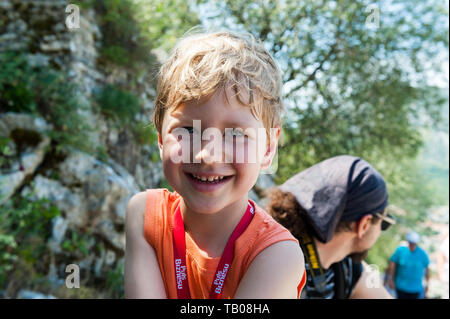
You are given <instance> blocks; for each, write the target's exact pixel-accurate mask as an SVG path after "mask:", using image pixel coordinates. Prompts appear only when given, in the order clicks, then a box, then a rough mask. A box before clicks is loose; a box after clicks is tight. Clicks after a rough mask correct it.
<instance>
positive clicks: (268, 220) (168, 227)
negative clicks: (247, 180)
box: [144, 189, 306, 299]
mask: <svg viewBox="0 0 450 319" xmlns="http://www.w3.org/2000/svg"><path fill="white" fill-rule="evenodd" d="M180 199H181V197H180V195H179V194H177V193H176V192H174V193H172V192H170V191H168V190H167V189H149V190H147V200H146V207H145V218H144V235H145V239H146V240H147V242H148V243H149V244H150V245H151V246H152V247H153V249H154V250H155V252H156V255H157V257H158V263H159V268H160V270H161V275H162V279H163V282H164V285H165V288H166V293H167V297H168V298H170V299H176V298H177V290H176V282H175V270H174V265H173V235H172V223H173V214H174V213H175V210H176V208H177V207H178V204H179V202H180ZM250 201H251V200H250ZM251 203H252V204H253V206H254V207H255V215H254V217H253V219H252V221H251V222H250V224H249V225H248V227H247V229H246V230H245V231H244V232H243V233H242V234H241V236H239V238H238V239H237V240H236V242H235V248H234V249H235V251H234V259H233V262H232V264H231V270H230V272H229V273H228V276H227V280H226V281H225V285H224V287H223V292H222V296H221V298H223V299H229V298H233V297H234V294H235V292H236V290H237V288H238V285H239V282H240V281H241V279H242V277H243V276H244V274H245V272H246V271H247V269H248V268H249V266H250V264H251V262H252V261H253V259H254V258H255V257H256V256H257V255H258V254H259V253H260V252H261V251H262V250H264V249H265V248H267V247H268V246H270V245H272V244H274V243H276V242H279V241H283V240H292V241H295V242H296V243H298V241H297V239H295V237H294V236H292V234H291V233H290V232H289V231H288V230H287V229H286V228H284V227H283V226H281V225H280V224H278V223H277V222H276V221H275V220H274V219H273V218H272V217H271V216H270V215H269V214H267V213H266V212H265V211H264V210H263V209H262V208H261V207H259V206H258V205H256V204H255V202H253V201H251ZM219 260H220V257H215V258H211V257H207V256H205V255H204V254H202V252H201V250H200V249H199V247H198V246H197V245H196V243H195V242H194V240H193V239H192V237H191V236H190V235H189V233H186V265H187V272H186V274H187V277H188V281H189V289H190V294H191V298H195V299H206V298H209V292H210V289H211V283H212V282H213V279H214V275H215V272H216V269H217V266H218V264H219ZM305 282H306V271H305V272H304V273H303V276H302V280H301V282H300V284H299V286H298V288H297V297H299V296H300V293H301V291H302V289H303V287H304V285H305Z"/></svg>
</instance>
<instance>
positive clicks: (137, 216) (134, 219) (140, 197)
mask: <svg viewBox="0 0 450 319" xmlns="http://www.w3.org/2000/svg"><path fill="white" fill-rule="evenodd" d="M146 199H147V196H146V192H140V193H137V194H135V195H133V197H131V198H130V200H129V201H128V205H127V211H126V224H127V228H128V229H131V228H132V229H137V228H138V229H142V233H143V225H144V215H145V204H146Z"/></svg>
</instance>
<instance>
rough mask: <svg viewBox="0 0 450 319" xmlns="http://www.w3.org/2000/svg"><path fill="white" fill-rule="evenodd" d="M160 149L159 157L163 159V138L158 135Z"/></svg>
mask: <svg viewBox="0 0 450 319" xmlns="http://www.w3.org/2000/svg"><path fill="white" fill-rule="evenodd" d="M158 147H159V156H160V158H161V159H162V158H163V153H162V151H163V142H162V137H161V134H160V133H158Z"/></svg>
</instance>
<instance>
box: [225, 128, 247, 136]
mask: <svg viewBox="0 0 450 319" xmlns="http://www.w3.org/2000/svg"><path fill="white" fill-rule="evenodd" d="M225 133H226V134H228V135H231V136H246V134H245V132H244V131H243V130H241V129H231V130H226V132H225Z"/></svg>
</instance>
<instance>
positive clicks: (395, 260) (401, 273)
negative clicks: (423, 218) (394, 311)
mask: <svg viewBox="0 0 450 319" xmlns="http://www.w3.org/2000/svg"><path fill="white" fill-rule="evenodd" d="M406 240H407V241H408V246H399V247H398V248H397V249H396V250H395V252H394V254H393V255H392V257H391V258H390V259H389V268H388V272H389V276H390V284H389V286H390V287H391V288H392V289H395V291H396V293H397V298H398V299H419V298H420V297H421V294H422V292H424V296H425V297H426V296H427V293H428V286H429V285H428V283H429V278H430V271H429V268H428V266H429V264H430V260H429V258H428V255H427V253H426V252H425V251H424V250H423V249H422V248H420V247H419V246H418V243H419V241H420V236H419V234H417V233H416V232H413V231H411V232H409V233H408V234H407V235H406ZM424 274H425V277H426V280H427V284H426V286H425V287H423V283H422V281H423V277H424Z"/></svg>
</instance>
